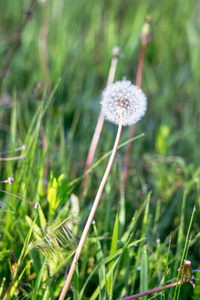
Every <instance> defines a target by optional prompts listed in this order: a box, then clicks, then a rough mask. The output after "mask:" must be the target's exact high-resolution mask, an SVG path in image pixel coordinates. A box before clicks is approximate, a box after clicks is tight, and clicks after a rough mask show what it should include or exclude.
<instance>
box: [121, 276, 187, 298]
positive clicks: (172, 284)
mask: <svg viewBox="0 0 200 300" xmlns="http://www.w3.org/2000/svg"><path fill="white" fill-rule="evenodd" d="M182 283H183V282H181V281H179V282H175V283H171V284H168V285H165V286H164V289H170V288H172V287H175V286H177V285H179V284H182ZM162 290H163V286H160V287H158V288H155V289H153V290H149V291H146V292H143V293H139V294H136V295H132V296H128V297H125V298H122V299H120V300H131V299H137V298H140V297H143V296H146V295H149V294H153V293H157V292H160V291H162Z"/></svg>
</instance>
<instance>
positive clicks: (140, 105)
mask: <svg viewBox="0 0 200 300" xmlns="http://www.w3.org/2000/svg"><path fill="white" fill-rule="evenodd" d="M146 108H147V100H146V96H145V95H144V93H143V92H142V90H141V89H139V88H138V87H137V86H135V85H133V84H131V82H130V81H128V80H126V79H123V80H122V81H117V82H116V83H113V84H111V85H109V86H108V87H106V88H105V90H104V91H103V93H102V99H101V109H102V112H103V114H104V116H105V119H106V120H108V121H110V122H112V123H114V124H117V125H119V124H120V123H121V124H122V125H123V126H127V125H129V126H131V125H133V124H135V123H137V122H138V121H139V120H140V119H141V118H142V117H143V116H144V114H145V111H146Z"/></svg>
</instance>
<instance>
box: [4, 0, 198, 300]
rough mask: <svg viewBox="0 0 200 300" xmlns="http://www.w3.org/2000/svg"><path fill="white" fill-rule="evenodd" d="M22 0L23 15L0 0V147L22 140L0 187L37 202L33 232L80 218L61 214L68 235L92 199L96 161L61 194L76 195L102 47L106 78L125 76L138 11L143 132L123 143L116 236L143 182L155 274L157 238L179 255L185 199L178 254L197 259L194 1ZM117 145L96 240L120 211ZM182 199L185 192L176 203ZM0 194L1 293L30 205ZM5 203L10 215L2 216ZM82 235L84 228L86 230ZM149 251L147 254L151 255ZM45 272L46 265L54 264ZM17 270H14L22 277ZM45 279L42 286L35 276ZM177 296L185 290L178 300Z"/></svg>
mask: <svg viewBox="0 0 200 300" xmlns="http://www.w3.org/2000/svg"><path fill="white" fill-rule="evenodd" d="M30 3H32V4H33V7H34V11H33V13H31V12H30V11H29V10H28V9H29V2H28V1H24V0H15V1H11V0H9V1H4V0H0V37H1V38H0V70H1V71H0V73H1V75H2V71H3V70H4V68H5V65H6V63H7V62H9V63H10V64H9V67H8V68H7V70H6V71H7V72H6V74H5V76H1V77H0V83H1V90H0V117H1V122H0V145H1V148H2V151H3V150H9V149H14V147H18V146H20V145H22V144H26V145H27V147H28V148H27V151H26V152H25V153H24V155H25V156H26V160H25V161H19V162H17V163H16V162H0V172H1V180H3V179H6V178H8V176H11V177H14V178H15V183H14V184H13V186H12V187H10V186H9V187H8V186H6V185H3V187H2V189H6V190H8V191H10V192H14V193H16V194H18V195H20V196H22V197H25V198H26V199H29V200H30V201H33V202H39V204H40V206H41V211H40V212H39V218H38V219H37V221H36V224H37V226H38V228H40V229H41V228H44V227H45V226H46V225H47V224H49V223H48V222H53V220H54V221H55V220H59V222H61V221H62V220H64V219H65V218H67V217H69V216H72V219H74V218H75V219H76V218H77V219H78V221H80V222H79V224H80V226H79V225H78V224H77V223H75V224H74V223H73V222H72V223H73V224H74V225H69V224H68V226H69V227H70V226H71V227H70V230H71V232H72V234H73V236H74V237H75V236H76V235H77V236H80V234H81V232H82V228H83V224H84V220H85V218H86V216H87V215H88V212H89V209H88V205H91V203H92V201H93V199H94V196H95V194H96V191H97V188H98V185H99V183H100V180H101V178H102V176H103V173H104V170H105V167H106V162H107V161H103V162H101V163H100V164H99V165H98V166H97V168H95V170H94V171H93V174H92V176H90V180H89V183H88V186H87V193H86V195H85V198H84V199H83V202H82V203H81V204H80V205H79V204H77V202H78V198H76V200H74V201H75V202H73V200H72V199H71V198H70V195H71V192H73V193H74V195H73V197H77V196H79V193H80V183H81V180H79V181H78V183H77V184H75V185H73V184H72V183H71V182H72V181H73V180H74V179H76V178H78V177H79V176H81V175H82V174H83V172H84V165H85V161H86V157H87V153H88V149H89V145H90V142H91V139H92V135H93V132H94V128H95V126H96V122H97V118H98V115H99V112H100V96H101V91H102V90H103V89H104V88H105V86H106V82H107V77H108V72H109V68H110V63H111V57H112V49H113V47H114V46H115V45H118V46H120V47H121V56H120V59H119V62H118V65H117V71H116V76H115V80H121V79H122V78H123V77H126V78H127V79H128V80H131V81H132V82H133V83H135V80H136V73H137V67H138V60H139V55H140V49H141V41H140V33H141V30H142V26H143V24H144V22H145V19H146V17H147V16H150V17H151V20H152V22H151V33H152V40H151V42H150V43H148V44H147V48H146V53H145V59H144V70H143V77H142V89H143V91H144V93H145V94H146V96H147V99H148V109H147V112H146V115H145V117H144V118H143V119H142V121H141V122H140V123H139V124H138V125H137V126H136V135H137V134H140V133H142V132H144V133H145V136H144V137H142V138H140V139H139V140H138V141H135V142H134V144H133V151H132V154H131V162H130V167H129V178H128V182H127V188H126V191H125V200H126V202H124V211H125V212H124V215H123V222H122V223H123V226H122V229H120V230H121V233H120V234H121V235H122V232H124V233H126V232H127V230H128V228H129V225H128V224H129V223H130V222H131V219H132V217H133V215H134V213H135V212H137V211H138V210H139V209H140V208H141V207H142V205H143V204H144V203H146V202H145V201H146V200H145V198H146V196H147V194H148V192H149V191H150V190H151V191H152V195H151V201H150V208H149V212H148V224H147V225H146V226H147V228H148V230H147V231H146V234H145V236H146V242H145V245H148V246H149V247H151V249H153V250H152V251H155V252H156V251H158V248H157V245H156V240H157V239H159V240H160V241H161V244H162V243H163V244H162V245H163V248H162V249H163V252H162V254H161V252H158V253H159V254H158V253H157V252H156V253H157V254H158V257H157V259H158V264H159V266H160V268H161V272H162V275H163V274H164V270H165V267H164V266H163V265H162V264H163V263H164V262H166V255H167V251H168V250H167V246H166V241H167V240H168V238H169V236H170V235H172V236H174V240H173V241H172V248H171V253H170V255H171V259H173V257H176V258H177V259H178V260H180V259H181V253H182V250H183V246H184V242H185V236H186V233H187V229H188V226H189V221H190V218H191V213H192V209H193V207H194V205H195V204H196V207H197V211H196V213H195V216H194V221H193V225H192V230H191V231H192V237H193V243H192V245H191V248H190V250H189V256H190V257H189V259H190V258H191V260H192V261H193V263H194V268H195V269H196V268H197V267H198V265H199V263H200V262H199V254H200V245H199V240H198V233H199V222H198V220H199V205H200V193H199V192H200V186H199V176H200V168H199V143H200V138H199V137H200V127H199V121H200V106H199V95H200V85H199V77H200V51H199V49H200V13H199V12H200V2H199V1H193V0H191V1H187V0H183V1H173V0H169V1H155V0H151V1H144V0H140V1H139V0H124V1H119V0H115V1H105V0H95V1H91V0H90V1H86V0H82V1H78V0H74V1H68V0H51V1H47V0H40V1H39V0H38V1H34V0H33V1H30ZM28 16H29V20H28V22H27V24H26V26H24V29H23V30H22V34H21V35H19V31H20V26H23V22H24V21H25V20H26V18H27V17H28ZM16 40H19V44H18V47H17V49H16V51H15V53H14V56H13V57H12V59H10V60H9V55H11V53H12V51H13V50H15V49H14V45H15V44H16ZM58 82H59V84H58ZM57 84H58V87H57V89H56V91H55V92H54V94H53V96H52V101H51V102H49V103H48V100H49V99H50V98H49V95H50V94H51V91H52V90H53V89H54V87H55V86H56V85H57ZM45 105H46V106H45ZM115 133H116V127H115V126H114V125H113V124H109V123H108V122H105V124H104V128H103V131H102V135H101V139H100V142H99V145H98V148H97V152H96V154H95V162H96V161H97V160H98V159H100V158H101V156H102V155H103V154H105V153H107V152H108V151H109V150H110V149H112V145H113V142H114V136H115ZM44 136H45V139H46V140H45V141H44ZM128 136H129V128H124V129H123V132H122V137H121V142H125V141H126V140H127V139H128ZM45 142H46V144H45ZM45 145H46V147H45ZM125 150H126V147H123V148H121V149H120V150H119V151H118V153H117V158H116V162H115V164H114V166H113V170H112V172H111V175H110V178H109V180H108V184H107V186H106V189H105V193H104V195H103V197H102V198H103V199H102V203H101V204H100V208H99V210H98V212H97V216H96V218H97V219H98V220H99V222H98V223H97V227H98V235H99V236H102V237H103V239H104V238H105V237H109V236H110V235H112V232H113V225H114V220H116V212H117V210H118V211H120V208H119V207H120V204H119V194H120V193H119V187H120V186H121V175H120V174H121V168H122V163H123V157H124V154H125ZM52 189H53V190H54V189H55V190H56V195H53V196H52V195H51V192H52ZM49 195H50V196H49ZM75 195H76V196H75ZM183 195H187V196H186V198H187V201H186V203H185V204H184V201H183V199H184V197H183ZM52 197H53V199H54V200H52ZM69 199H71V200H70V201H71V202H70V201H69ZM52 201H54V202H52ZM76 201H77V202H76ZM182 201H183V202H182ZM1 202H2V208H3V210H2V212H1V217H0V218H1V221H0V222H1V240H0V243H1V249H2V252H1V262H2V263H1V267H0V275H2V276H1V278H3V277H6V278H7V280H6V283H5V286H4V288H2V291H3V292H5V290H6V287H7V288H8V286H9V282H10V281H11V279H12V272H11V267H10V266H12V265H13V263H14V262H16V261H19V255H20V251H21V250H20V249H21V248H22V245H24V243H25V237H26V234H27V232H28V230H29V229H30V226H31V224H32V221H33V220H34V217H35V216H36V212H35V210H34V208H32V207H30V206H29V205H27V204H26V203H21V202H19V200H14V199H13V198H11V197H9V196H5V195H4V194H1ZM108 202H109V204H108ZM66 203H68V204H66ZM69 203H71V204H69ZM74 203H76V205H77V207H78V208H77V209H78V210H79V211H80V213H78V212H77V215H76V216H74V215H73V210H72V208H71V206H70V205H72V204H74ZM78 203H79V202H78ZM105 204H106V205H105ZM74 205H75V204H74ZM72 206H73V205H72ZM181 207H182V209H181ZM11 211H14V212H15V213H14V215H12V214H11V213H10V212H11ZM181 217H182V219H181ZM28 220H29V221H28ZM30 220H32V221H30ZM138 220H139V221H138V223H137V226H135V227H134V238H138V239H139V238H140V237H141V224H142V222H144V220H143V221H142V219H140V218H139V215H138ZM143 224H144V223H143ZM151 228H152V231H153V232H152V231H151ZM35 230H36V229H35ZM178 233H179V234H178ZM120 234H119V235H120ZM94 235H95V234H94V233H91V238H92V237H94ZM177 236H178V237H179V238H177ZM119 238H120V236H119ZM176 238H177V240H176ZM109 246H110V244H109V242H104V244H103V245H102V248H103V249H104V254H105V257H106V255H107V254H106V253H107V251H108V249H109ZM72 248H74V247H72ZM88 248H89V245H88ZM54 250H55V249H54ZM34 251H36V250H34ZM140 251H141V249H140ZM159 251H161V250H159ZM89 252H90V251H89ZM31 253H32V252H31ZM67 253H68V252H67ZM157 254H156V255H157ZM34 255H35V257H37V260H38V261H37V263H38V266H35V265H34V266H33V267H32V268H33V270H32V269H31V267H30V273H32V272H36V270H37V272H39V270H41V268H42V266H43V265H42V260H43V259H42V258H41V257H40V259H39V254H38V253H37V254H34ZM94 256H95V250H93V251H91V253H89V254H88V253H87V251H86V250H85V252H84V254H83V258H82V260H81V266H82V267H81V269H80V274H79V275H80V282H81V284H80V286H82V285H83V283H84V282H85V280H86V278H87V276H88V274H89V273H90V271H88V268H89V267H88V264H89V263H91V264H93V263H94V262H93V261H92V262H91V260H92V259H93V260H95V259H94ZM149 256H150V257H151V258H152V260H153V255H152V252H149ZM42 257H43V256H42ZM86 257H87V258H86ZM88 257H89V258H88ZM133 257H134V255H133V256H131V257H129V259H130V266H131V265H134V262H132V261H131V259H133ZM35 259H36V258H35ZM133 260H134V259H133ZM174 261H175V258H174ZM174 261H173V263H174ZM8 262H9V263H8ZM136 262H137V260H136ZM25 265H27V262H26V263H25ZM124 266H126V263H124V264H122V266H121V268H122V272H128V271H127V270H126V269H125V267H124ZM130 266H129V267H130ZM177 266H178V262H177V264H176V263H174V264H173V267H172V270H173V272H171V273H170V274H171V278H173V276H176V275H177V274H176V269H177ZM53 268H54V269H53ZM91 268H92V267H91ZM130 268H131V267H130ZM173 268H174V269H173ZM52 269H53V270H54V271H55V266H54V267H52ZM124 270H126V271H124ZM37 272H36V273H37ZM157 272H158V271H155V270H154V265H153V263H152V264H150V265H149V273H148V274H147V275H148V276H147V278H148V282H149V285H148V286H149V288H154V287H156V286H158V285H159V283H160V281H159V280H158V278H157V277H156V275H155V274H157ZM47 273H48V272H47ZM50 273H51V272H50ZM55 273H56V271H55ZM130 274H131V271H130ZM134 274H135V273H134ZM29 275H30V274H26V278H28V276H29ZM58 275H59V276H60V277H59V276H58ZM55 276H57V277H56V278H58V277H59V280H57V279H55V278H54V279H55V282H56V283H55V286H56V288H55V286H54V291H55V293H53V291H51V292H49V293H50V294H48V293H47V295H48V296H47V299H48V297H51V299H54V297H55V299H56V297H57V296H58V293H59V290H60V288H61V286H62V284H63V281H61V280H64V279H63V276H64V269H62V270H59V271H57V273H56V275H55ZM115 276H116V275H115ZM139 276H140V275H134V276H133V275H130V278H129V280H128V281H127V286H126V291H125V290H124V289H122V286H123V284H122V283H121V282H119V283H118V284H116V285H115V289H114V291H113V293H114V296H113V297H114V298H113V299H116V298H117V297H123V296H125V295H129V294H131V293H133V292H135V291H136V290H134V285H135V286H136V287H137V286H138V282H139ZM47 277H48V276H47ZM14 279H16V278H14ZM27 280H28V279H27ZM45 280H46V279H45ZM95 280H96V279H95ZM95 280H93V282H92V285H91V286H92V287H93V286H94V287H95V288H96V285H98V283H95V282H96V281H95ZM43 281H44V280H43ZM57 281H58V282H59V283H57ZM24 282H26V280H25V279H24ZM45 284H47V285H48V283H47V282H46V281H45ZM51 285H52V283H51V284H49V287H48V288H49V289H50V286H51ZM18 286H19V283H18ZM38 288H39V287H38ZM23 289H24V290H26V292H27V295H26V297H27V298H31V297H32V299H34V298H33V297H34V296H33V295H34V294H31V293H32V289H33V286H32V289H30V290H29V291H27V289H26V287H24V286H23ZM119 290H120V292H119ZM195 291H197V292H194V294H195V293H196V294H195V295H196V296H194V298H193V299H198V289H197V288H196V289H195ZM3 292H2V293H3ZM23 292H24V293H25V291H23ZM104 292H105V291H104ZM190 292H191V291H190ZM21 294H23V293H22V291H21V290H20V289H19V290H17V289H16V290H15V292H14V293H13V295H12V297H13V298H12V297H11V299H19V298H20V297H21V296H19V295H21ZM91 294H92V293H91V292H90V291H89V289H88V291H87V292H86V293H85V296H83V299H89V297H90V296H91ZM108 294H109V293H108ZM38 295H40V296H38V297H39V298H38V299H43V298H42V297H43V296H44V293H43V292H41V290H40V293H39V294H38ZM49 295H51V296H49ZM184 295H186V293H185V291H184V292H182V294H181V297H182V298H181V299H189V298H188V296H184ZM40 297H41V298H40ZM78 297H80V295H79V296H78ZM84 297H85V298H84ZM169 297H170V296H169ZM184 297H186V298H184ZM195 297H196V298H195ZM20 299H21V298H20ZM74 299H75V298H74ZM77 299H79V298H77ZM91 299H92V298H91ZM102 299H106V298H102ZM159 299H160V298H159ZM169 299H172V298H169Z"/></svg>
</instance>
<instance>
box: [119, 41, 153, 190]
mask: <svg viewBox="0 0 200 300" xmlns="http://www.w3.org/2000/svg"><path fill="white" fill-rule="evenodd" d="M146 44H147V43H142V47H141V51H140V58H139V63H138V70H137V77H136V85H137V87H138V88H140V87H141V81H142V70H143V65H144V55H145V49H146ZM134 134H135V124H133V125H132V126H131V129H130V133H129V139H132V138H133V137H134ZM131 148H132V142H130V143H129V144H128V146H127V149H126V154H125V158H124V166H123V183H124V187H125V185H126V179H127V173H128V166H129V161H130V155H131Z"/></svg>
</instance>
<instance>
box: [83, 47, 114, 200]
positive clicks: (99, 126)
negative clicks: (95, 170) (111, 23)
mask: <svg viewBox="0 0 200 300" xmlns="http://www.w3.org/2000/svg"><path fill="white" fill-rule="evenodd" d="M119 55H120V48H119V47H118V46H115V47H114V48H113V51H112V61H111V66H110V71H109V75H108V81H107V86H109V85H111V84H112V83H113V81H114V78H115V72H116V68H117V62H118V59H119ZM103 124H104V115H103V113H102V112H100V114H99V118H98V121H97V125H96V128H95V131H94V135H93V138H92V142H91V145H90V149H89V152H88V156H87V160H86V164H85V170H84V173H86V172H87V171H88V170H89V169H90V167H91V165H92V162H93V159H94V154H95V151H96V148H97V145H98V142H99V138H100V135H101V131H102V128H103ZM88 176H89V174H87V175H86V176H85V177H84V179H83V181H82V185H81V193H80V201H81V200H82V197H83V193H84V189H85V187H86V184H87V180H88Z"/></svg>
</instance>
